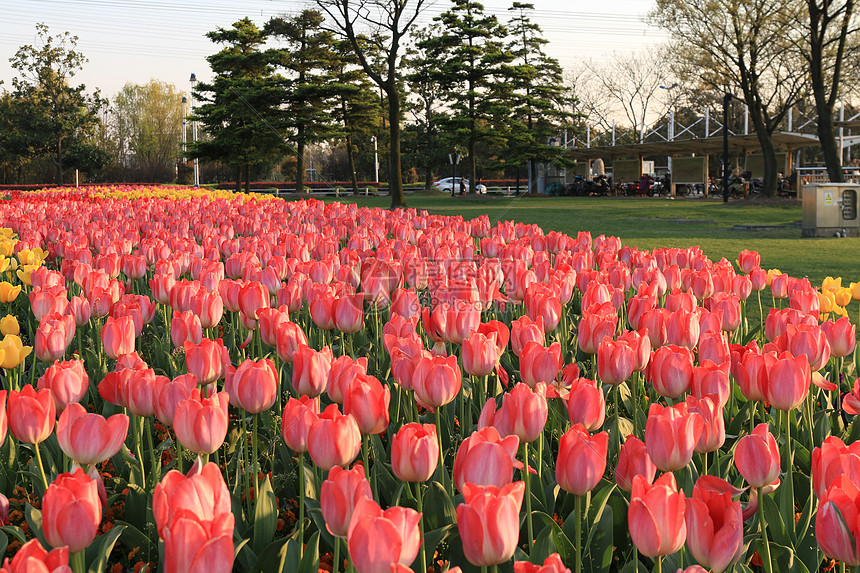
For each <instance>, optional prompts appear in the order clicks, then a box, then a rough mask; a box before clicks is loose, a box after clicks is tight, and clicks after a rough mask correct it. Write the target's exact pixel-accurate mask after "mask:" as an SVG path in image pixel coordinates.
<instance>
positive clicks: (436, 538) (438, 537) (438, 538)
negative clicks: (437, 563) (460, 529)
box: [424, 525, 454, 555]
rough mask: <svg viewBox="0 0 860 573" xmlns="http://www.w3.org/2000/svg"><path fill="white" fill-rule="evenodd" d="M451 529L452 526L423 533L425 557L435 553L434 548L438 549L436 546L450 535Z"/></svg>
mask: <svg viewBox="0 0 860 573" xmlns="http://www.w3.org/2000/svg"><path fill="white" fill-rule="evenodd" d="M453 527H454V526H453V525H446V526H445V527H442V528H439V529H434V530H433V531H427V532H426V533H424V550H425V551H424V552H425V553H426V554H427V555H433V553H434V552H435V551H436V547H438V545H439V544H440V543H442V541H443V540H444V539H445V538H446V537H448V533H450V531H451V529H452V528H453Z"/></svg>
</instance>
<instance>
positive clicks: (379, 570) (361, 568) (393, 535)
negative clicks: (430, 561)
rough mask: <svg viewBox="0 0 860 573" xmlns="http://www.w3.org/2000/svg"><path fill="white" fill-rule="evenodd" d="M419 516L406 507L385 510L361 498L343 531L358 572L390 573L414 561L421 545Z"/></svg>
mask: <svg viewBox="0 0 860 573" xmlns="http://www.w3.org/2000/svg"><path fill="white" fill-rule="evenodd" d="M420 519H421V514H420V513H418V512H417V511H415V510H414V509H409V508H406V507H397V506H394V507H389V508H388V509H386V510H385V511H383V510H382V508H380V507H379V505H378V504H377V503H376V502H375V501H373V498H370V497H363V498H361V499H359V500H358V502H357V503H356V505H355V509H354V511H353V513H352V521H351V522H350V524H349V531H348V532H347V545H348V547H349V556H350V557H351V558H352V562H353V565H354V566H355V569H356V571H357V572H358V573H390V572H391V570H392V567H396V565H398V564H399V565H404V566H406V565H409V564H411V563H412V562H413V561H415V557H416V556H417V555H418V549H419V548H420V546H421V530H420V529H419V527H418V522H419V521H420Z"/></svg>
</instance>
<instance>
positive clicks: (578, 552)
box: [574, 495, 582, 573]
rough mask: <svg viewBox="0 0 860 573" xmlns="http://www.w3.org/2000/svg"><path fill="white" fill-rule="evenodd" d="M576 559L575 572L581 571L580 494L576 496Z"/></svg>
mask: <svg viewBox="0 0 860 573" xmlns="http://www.w3.org/2000/svg"><path fill="white" fill-rule="evenodd" d="M575 519H576V561H575V562H574V563H575V567H576V569H575V570H574V571H575V573H580V572H581V571H582V496H581V495H578V496H576V518H575Z"/></svg>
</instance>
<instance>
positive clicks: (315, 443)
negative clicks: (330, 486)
mask: <svg viewBox="0 0 860 573" xmlns="http://www.w3.org/2000/svg"><path fill="white" fill-rule="evenodd" d="M360 450H361V432H360V431H359V429H358V423H356V421H355V418H353V417H352V416H349V415H346V414H341V413H340V411H339V410H338V408H337V404H331V405H330V406H329V407H328V408H326V409H325V411H324V412H323V413H322V414H320V415H319V416H318V417H317V419H316V420H314V423H313V424H311V427H310V430H309V431H308V452H309V453H310V455H311V459H312V460H313V461H314V463H315V464H316V465H317V466H319V467H320V468H322V469H324V470H330V469H331V468H333V467H335V466H341V467H344V466H346V465H348V464H350V463H352V461H353V460H354V459H355V458H356V456H358V453H359V451H360Z"/></svg>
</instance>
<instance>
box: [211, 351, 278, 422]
mask: <svg viewBox="0 0 860 573" xmlns="http://www.w3.org/2000/svg"><path fill="white" fill-rule="evenodd" d="M224 390H225V391H226V392H227V394H228V395H229V396H230V403H231V404H233V405H234V406H237V407H239V408H242V409H243V410H245V411H246V412H248V413H249V414H259V413H260V412H263V411H265V410H268V409H269V408H271V407H272V404H274V403H275V395H276V394H277V392H278V372H277V371H276V370H275V364H274V363H273V362H272V361H271V360H269V359H263V360H256V361H255V360H252V359H250V358H248V359H247V360H245V361H244V362H242V363H241V364H240V365H239V366H238V367H237V368H236V372H234V373H232V374H227V378H226V380H225V383H224Z"/></svg>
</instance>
